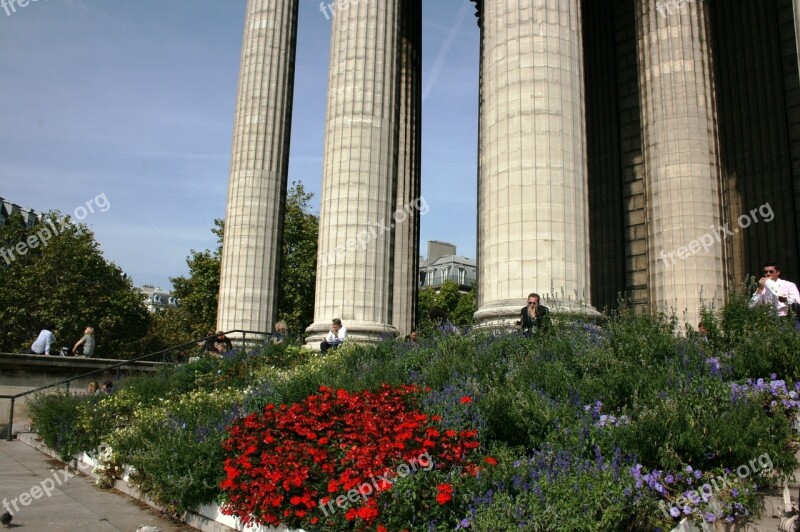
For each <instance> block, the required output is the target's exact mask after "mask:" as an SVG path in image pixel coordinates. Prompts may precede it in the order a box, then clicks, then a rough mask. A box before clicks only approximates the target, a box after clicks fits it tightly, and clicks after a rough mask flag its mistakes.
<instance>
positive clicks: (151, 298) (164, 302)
mask: <svg viewBox="0 0 800 532" xmlns="http://www.w3.org/2000/svg"><path fill="white" fill-rule="evenodd" d="M137 290H138V291H139V292H141V294H142V297H143V299H144V303H145V305H146V306H147V310H149V311H150V312H158V311H160V310H164V309H165V308H168V307H177V306H178V304H179V303H180V301H179V300H178V298H176V297H174V296H173V295H172V294H171V293H170V292H167V291H166V290H163V289H161V288H160V287H158V286H154V285H152V284H143V285H142V287H141V288H137Z"/></svg>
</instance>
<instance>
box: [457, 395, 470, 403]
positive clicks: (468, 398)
mask: <svg viewBox="0 0 800 532" xmlns="http://www.w3.org/2000/svg"><path fill="white" fill-rule="evenodd" d="M459 402H460V403H461V404H462V405H465V404H467V403H471V402H472V397H470V396H469V395H465V396H464V397H462V398H461V399H459Z"/></svg>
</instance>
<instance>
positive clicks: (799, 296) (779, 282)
mask: <svg viewBox="0 0 800 532" xmlns="http://www.w3.org/2000/svg"><path fill="white" fill-rule="evenodd" d="M780 275H781V269H780V268H779V267H778V264H777V263H775V262H767V263H766V264H764V276H763V277H762V278H761V279H759V281H758V288H756V291H755V293H754V294H753V297H751V298H750V306H751V307H753V306H755V305H757V304H758V303H766V304H768V305H772V306H773V307H775V310H776V311H777V312H778V316H786V315H787V314H788V313H789V307H792V308H793V309H797V308H800V292H798V291H797V285H795V284H794V283H792V282H790V281H786V280H784V279H780Z"/></svg>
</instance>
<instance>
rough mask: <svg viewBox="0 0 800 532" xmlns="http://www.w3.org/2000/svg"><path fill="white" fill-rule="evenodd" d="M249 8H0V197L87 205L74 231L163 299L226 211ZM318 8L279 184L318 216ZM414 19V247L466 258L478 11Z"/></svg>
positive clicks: (47, 2)
mask: <svg viewBox="0 0 800 532" xmlns="http://www.w3.org/2000/svg"><path fill="white" fill-rule="evenodd" d="M8 1H9V0H6V2H8ZM16 1H17V2H18V1H19V0H16ZM326 3H330V1H327V2H326ZM245 4H246V2H245V0H217V1H216V2H212V1H209V0H30V3H28V4H27V5H26V6H25V7H20V6H19V5H18V4H17V5H15V6H14V7H15V9H16V12H13V11H12V10H10V9H9V12H10V15H9V14H7V12H6V10H4V9H3V8H1V7H0V49H2V50H3V53H2V54H0V79H2V81H3V89H2V96H0V197H4V198H6V199H8V200H10V201H12V202H14V203H17V204H20V205H22V206H24V207H29V208H32V209H34V210H37V211H48V210H54V209H57V210H60V211H61V212H62V213H65V214H68V213H69V214H75V213H76V209H79V208H80V207H84V208H86V206H87V203H88V204H89V206H90V207H91V208H90V209H87V211H86V212H87V213H88V215H87V216H86V217H85V218H84V219H83V222H84V223H86V224H87V225H88V226H89V227H90V228H91V229H92V230H93V231H94V233H95V237H96V239H97V241H98V242H99V243H100V247H101V249H102V250H103V253H104V255H105V257H106V258H107V259H109V260H111V261H113V262H115V263H116V264H118V265H119V266H120V267H121V268H122V269H123V270H124V271H125V272H126V273H128V274H129V275H131V276H132V277H133V280H134V283H135V284H136V285H141V284H145V283H148V284H157V285H160V286H162V287H164V288H167V287H168V286H169V278H170V277H175V276H178V275H184V274H186V273H187V271H188V268H187V266H186V262H185V260H186V257H187V256H188V254H189V253H190V250H192V249H196V250H203V249H208V248H213V247H214V245H215V237H214V235H213V234H212V233H211V227H212V225H213V220H214V218H222V217H224V215H225V200H226V194H227V179H228V170H229V163H230V149H231V137H232V130H233V115H234V104H235V98H236V83H237V79H238V69H239V55H240V51H241V43H242V28H243V25H244V12H245ZM0 5H2V4H0ZM319 5H320V4H319V1H312V0H300V16H299V31H298V55H297V74H296V79H295V99H294V101H295V107H294V116H293V123H292V145H291V155H290V163H289V180H290V181H292V180H299V181H302V182H303V183H304V185H305V186H306V188H307V190H309V191H310V192H313V193H314V194H315V198H314V201H313V209H314V211H315V212H318V206H319V191H320V188H321V181H322V151H323V141H324V135H323V132H324V121H325V102H326V90H327V70H328V50H329V39H330V25H331V21H330V20H327V19H326V18H325V16H324V15H323V14H322V12H321V11H320V7H319ZM423 10H424V23H423V48H424V50H423V93H424V100H423V137H422V143H423V149H422V183H423V184H422V194H423V196H424V197H425V199H426V201H427V203H428V204H429V206H430V211H429V212H428V213H427V214H425V215H424V216H423V217H422V228H421V233H422V234H421V241H422V244H421V250H422V253H423V255H424V254H425V253H426V252H427V251H426V242H427V241H428V240H444V241H448V242H452V243H454V244H456V245H457V246H458V253H459V254H462V255H467V256H469V257H473V258H474V257H475V235H476V233H475V232H476V205H477V199H476V185H477V183H476V179H477V178H476V175H477V111H478V109H477V102H478V86H477V83H478V37H479V34H478V28H477V25H476V23H475V18H474V4H472V3H471V2H469V1H468V0H423ZM102 196H104V198H105V199H106V200H107V202H105V201H103V198H102ZM98 197H100V199H98V200H97V201H94V202H93V200H95V198H98ZM98 204H99V205H100V206H104V205H110V207H106V208H105V209H104V210H105V212H102V211H101V210H100V209H99V208H96V207H95V205H98ZM90 210H94V212H93V213H91V212H89V211H90ZM77 213H78V214H80V215H82V214H83V213H82V211H81V210H80V209H79V210H78V211H77Z"/></svg>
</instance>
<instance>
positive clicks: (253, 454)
mask: <svg viewBox="0 0 800 532" xmlns="http://www.w3.org/2000/svg"><path fill="white" fill-rule="evenodd" d="M420 393H421V392H420V390H419V388H417V387H414V386H402V387H398V388H392V387H390V386H388V385H383V386H381V388H380V389H379V390H377V391H375V392H371V391H363V392H359V393H351V392H348V391H347V390H341V389H339V390H332V389H330V388H326V387H320V390H319V392H318V393H316V394H314V395H311V396H309V397H307V398H306V399H305V400H303V401H301V402H299V403H296V404H293V405H279V406H275V405H269V406H268V407H267V408H265V409H264V411H263V412H262V413H261V414H260V415H259V414H250V415H248V416H247V417H246V418H245V419H244V420H240V421H236V422H234V423H232V424H231V426H230V427H229V428H228V436H229V437H228V439H227V440H226V441H225V442H224V443H223V449H224V451H225V453H226V455H225V464H224V472H225V478H224V479H223V480H222V482H221V484H220V488H221V490H222V492H223V495H224V496H225V498H226V503H225V505H224V506H223V511H224V513H226V514H227V515H234V516H236V517H239V518H240V519H241V520H242V522H243V523H245V524H255V525H259V524H266V525H279V524H284V525H286V526H288V527H290V528H292V527H294V528H304V525H308V526H307V527H308V528H310V525H317V524H319V523H321V519H322V508H321V507H320V508H318V506H320V505H321V506H324V507H327V508H331V504H332V503H331V501H333V500H335V499H337V498H338V497H340V496H342V495H346V493H347V491H349V490H350V489H354V488H356V487H358V486H360V485H362V484H364V483H369V482H370V479H377V480H375V481H374V482H373V483H372V486H373V487H375V491H374V492H373V493H372V495H370V496H368V497H367V500H366V501H365V502H364V501H361V500H359V501H358V502H356V503H354V504H351V505H350V507H349V508H348V510H347V511H345V512H338V513H336V512H334V514H333V515H329V514H328V513H325V520H326V521H327V522H329V523H328V524H331V525H334V524H335V525H336V526H341V525H344V521H345V520H346V521H350V522H352V521H356V520H359V521H356V523H355V526H356V527H357V528H359V529H362V528H365V529H372V527H375V526H376V521H377V520H378V519H379V517H380V510H379V507H378V503H377V499H378V497H379V496H380V495H379V492H382V491H384V490H389V489H391V486H392V485H391V483H390V482H385V481H383V480H382V479H378V477H377V475H381V476H384V477H386V478H391V477H392V476H393V472H394V471H395V470H396V468H397V466H398V464H401V463H406V462H413V461H415V460H417V459H418V457H419V456H420V455H421V454H422V453H429V455H430V456H431V457H432V458H433V462H434V463H435V464H436V468H437V469H446V468H448V467H449V466H452V465H455V464H460V463H463V462H464V461H465V460H466V459H467V457H468V455H469V454H470V450H471V449H477V448H478V447H479V446H480V443H479V441H478V433H477V431H474V430H473V431H463V432H460V433H458V432H456V431H454V430H447V431H441V429H440V426H439V425H438V423H439V422H440V421H441V418H440V417H438V416H428V415H426V414H425V413H423V412H419V411H417V410H415V407H416V405H417V404H418V403H417V401H418V398H419V396H420ZM471 401H472V399H471V398H469V397H466V401H462V402H471ZM278 435H280V436H278ZM487 460H488V459H487ZM470 465H471V466H472V467H473V468H474V469H477V468H476V467H475V466H474V464H467V468H469V467H470ZM452 498H453V488H452V486H451V485H450V484H441V485H439V486H438V489H437V494H436V501H437V502H438V503H439V504H440V505H443V504H446V503H448V502H449V501H451V500H452ZM326 526H327V525H326ZM377 530H378V531H381V530H383V531H384V532H387V529H386V527H385V526H384V525H380V524H378V525H377Z"/></svg>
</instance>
